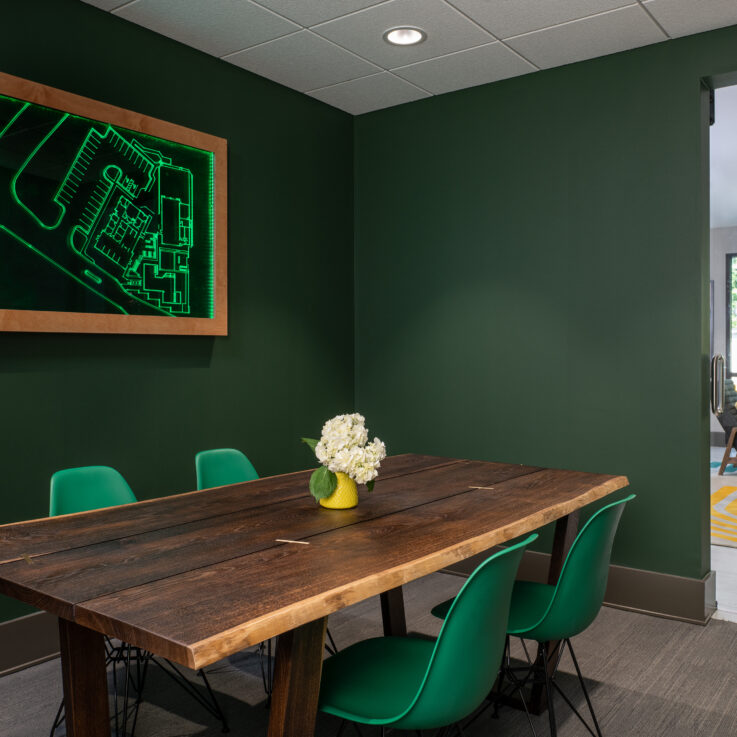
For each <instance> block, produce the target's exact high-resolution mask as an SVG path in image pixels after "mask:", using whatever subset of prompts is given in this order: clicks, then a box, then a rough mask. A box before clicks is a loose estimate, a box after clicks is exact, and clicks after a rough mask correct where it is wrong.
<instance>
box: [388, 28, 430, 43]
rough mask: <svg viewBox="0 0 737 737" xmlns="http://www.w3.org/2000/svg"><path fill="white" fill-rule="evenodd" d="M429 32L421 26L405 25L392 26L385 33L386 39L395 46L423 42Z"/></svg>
mask: <svg viewBox="0 0 737 737" xmlns="http://www.w3.org/2000/svg"><path fill="white" fill-rule="evenodd" d="M426 38H427V34H426V33H425V32H424V31H421V30H420V29H419V28H411V27H409V26H403V27H402V28H391V29H390V30H388V31H387V32H386V33H385V34H384V41H386V42H387V43H390V44H394V45H395V46H414V45H415V44H418V43H422V42H423V41H424V40H425V39H426Z"/></svg>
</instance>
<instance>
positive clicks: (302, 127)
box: [0, 0, 353, 619]
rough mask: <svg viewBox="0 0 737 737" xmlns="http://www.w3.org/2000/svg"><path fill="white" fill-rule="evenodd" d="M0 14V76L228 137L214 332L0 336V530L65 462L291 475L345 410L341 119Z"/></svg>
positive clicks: (97, 27) (38, 505)
mask: <svg viewBox="0 0 737 737" xmlns="http://www.w3.org/2000/svg"><path fill="white" fill-rule="evenodd" d="M0 15H1V18H0V23H2V30H3V33H2V43H1V44H0V71H3V72H6V73H9V74H15V75H18V76H21V77H25V78H27V79H31V80H33V81H36V82H42V83H45V84H49V85H52V86H54V87H58V88H61V89H64V90H68V91H71V92H75V93H78V94H82V95H86V96H88V97H92V98H95V99H98V100H103V101H105V102H109V103H113V104H115V105H119V106H121V107H125V108H129V109H131V110H135V111H138V112H141V113H145V114H147V115H152V116H155V117H158V118H161V119H163V120H167V121H171V122H174V123H178V124H181V125H184V126H188V127H191V128H195V129H197V130H202V131H206V132H208V133H212V134H214V135H217V136H222V137H224V138H227V139H228V144H229V157H228V158H229V177H228V179H229V181H228V203H229V217H228V220H229V225H228V250H229V310H230V335H229V336H228V337H227V338H206V337H194V338H181V337H148V336H147V337H136V336H72V335H38V334H36V335H32V334H8V333H0V396H1V397H2V401H0V418H1V420H2V428H3V429H2V442H1V443H0V455H1V457H2V463H1V465H2V469H3V474H2V491H1V492H0V493H1V499H2V506H1V507H0V522H11V521H15V520H21V519H28V518H33V517H39V516H43V515H45V514H46V513H47V511H48V483H49V476H50V475H51V474H52V473H53V471H55V470H57V469H59V468H63V467H66V466H76V465H87V464H97V463H100V464H109V465H112V466H115V467H116V468H118V469H119V470H120V471H121V472H122V473H123V474H124V475H125V476H126V478H127V479H128V480H129V482H130V484H131V486H132V488H133V490H134V491H135V493H136V494H137V495H138V496H139V497H140V498H147V497H153V496H160V495H162V494H168V493H172V492H176V491H183V490H189V489H192V488H193V487H194V484H195V478H194V454H195V452H196V451H197V450H200V449H203V448H208V447H219V446H234V447H238V448H242V449H243V450H245V451H246V452H247V453H248V455H249V456H250V458H251V460H252V461H253V463H254V464H255V466H256V468H257V469H258V470H259V472H261V473H262V474H271V473H277V472H280V471H291V470H295V469H297V468H304V467H305V466H306V465H308V464H309V455H308V453H307V452H306V449H305V447H304V446H303V445H301V444H300V443H299V438H300V437H301V436H303V435H310V434H313V435H314V434H315V433H316V432H319V429H320V427H321V425H322V422H323V421H324V420H325V418H326V417H328V416H330V415H331V413H332V414H334V413H337V412H340V411H345V410H348V411H350V410H351V409H352V407H353V315H352V310H353V299H352V279H353V254H352V248H351V243H352V228H353V224H352V217H353V212H352V198H353V192H352V120H351V118H350V116H348V115H346V114H344V113H342V112H340V111H338V110H335V109H334V108H330V107H328V106H326V105H324V104H322V103H319V102H317V101H315V100H312V99H311V98H309V97H306V96H304V95H301V94H298V93H297V92H293V91H291V90H288V89H286V88H284V87H280V86H279V85H276V84H273V83H271V82H269V81H267V80H265V79H262V78H260V77H257V76H254V75H251V74H249V73H247V72H244V71H243V70H240V69H238V68H237V67H234V66H231V65H228V64H226V63H224V62H220V61H218V60H216V59H214V58H212V57H209V56H206V55H204V54H201V53H199V52H197V51H194V50H192V49H189V48H187V47H185V46H182V45H180V44H177V43H175V42H173V41H170V40H168V39H166V38H163V37H161V36H158V35H156V34H154V33H151V32H149V31H146V30H144V29H142V28H139V27H137V26H134V25H132V24H130V23H127V22H125V21H122V20H120V19H118V18H116V17H114V16H112V15H109V14H107V13H103V12H101V11H99V10H97V9H95V8H93V7H91V6H88V5H85V4H84V3H82V2H79V0H17V1H16V2H4V3H3V7H2V12H1V13H0ZM3 247H7V244H6V243H4V244H3ZM1 263H2V255H1V254H0V268H2V266H1ZM335 295H338V296H337V297H336V296H335ZM336 305H337V307H338V308H339V309H335V308H336ZM328 312H330V314H331V320H330V324H329V325H327V324H326V322H325V320H324V317H323V316H324V315H325V314H327V313H328ZM25 611H27V610H26V609H25V608H22V607H20V606H19V605H17V604H15V603H14V602H11V601H10V600H7V599H4V600H2V601H0V619H7V618H10V617H12V616H16V615H18V614H21V613H25Z"/></svg>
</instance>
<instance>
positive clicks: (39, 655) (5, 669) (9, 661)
mask: <svg viewBox="0 0 737 737" xmlns="http://www.w3.org/2000/svg"><path fill="white" fill-rule="evenodd" d="M58 655H59V625H58V624H57V619H56V617H54V616H52V615H51V614H47V613H46V612H37V613H36V614H29V615H27V616H25V617H18V619H11V620H10V621H8V622H1V623H0V677H2V676H7V675H8V674H10V673H15V671H18V670H22V669H23V668H28V667H30V666H32V665H38V664H39V663H43V662H44V661H46V660H50V659H51V658H55V657H56V656H58Z"/></svg>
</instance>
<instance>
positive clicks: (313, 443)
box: [301, 438, 318, 453]
mask: <svg viewBox="0 0 737 737" xmlns="http://www.w3.org/2000/svg"><path fill="white" fill-rule="evenodd" d="M301 440H302V442H303V443H307V445H309V446H310V449H311V450H312V452H313V453H314V452H315V446H316V445H317V443H318V441H317V440H315V439H314V438H301Z"/></svg>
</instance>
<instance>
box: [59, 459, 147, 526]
mask: <svg viewBox="0 0 737 737" xmlns="http://www.w3.org/2000/svg"><path fill="white" fill-rule="evenodd" d="M135 501H137V500H136V497H135V495H134V494H133V492H132V491H131V487H130V486H128V483H127V482H126V480H125V479H124V478H123V477H122V476H121V475H120V473H118V472H117V471H116V470H115V469H114V468H110V466H82V467H80V468H66V469H64V470H63V471H57V472H56V473H55V474H54V475H53V476H52V477H51V494H50V497H49V515H50V516H51V517H55V516H56V515H58V514H73V513H75V512H86V511H88V510H90V509H101V508H102V507H115V506H117V505H119V504H131V503H132V502H135Z"/></svg>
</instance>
